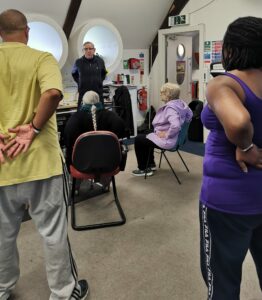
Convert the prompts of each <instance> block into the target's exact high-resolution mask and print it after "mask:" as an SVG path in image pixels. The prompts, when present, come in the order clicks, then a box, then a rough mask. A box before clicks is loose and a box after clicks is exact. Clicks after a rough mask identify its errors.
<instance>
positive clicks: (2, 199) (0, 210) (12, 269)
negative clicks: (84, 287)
mask: <svg viewBox="0 0 262 300" xmlns="http://www.w3.org/2000/svg"><path fill="white" fill-rule="evenodd" d="M68 192H69V190H68V184H67V181H66V180H65V177H64V178H63V176H62V175H61V176H55V177H52V178H48V179H45V180H37V181H31V182H27V183H21V184H16V185H10V186H4V187H0V300H5V299H8V297H9V295H10V293H11V290H12V289H13V288H14V286H15V284H16V282H17V280H18V278H19V273H20V271H19V256H18V249H17V244H16V238H17V235H18V232H19V228H20V225H21V221H22V218H23V214H24V210H25V205H29V213H30V216H31V217H32V220H33V221H34V223H35V225H36V227H37V229H38V231H39V233H40V235H41V236H42V238H43V244H44V253H45V261H46V272H47V280H48V285H49V288H50V290H51V295H50V298H49V299H50V300H68V299H77V298H76V297H71V295H72V293H73V291H74V295H75V294H79V287H78V285H77V270H76V265H75V262H74V259H73V256H72V253H71V249H70V244H69V240H68V236H67V199H68ZM32 246H33V245H32ZM32 288H34V287H32Z"/></svg>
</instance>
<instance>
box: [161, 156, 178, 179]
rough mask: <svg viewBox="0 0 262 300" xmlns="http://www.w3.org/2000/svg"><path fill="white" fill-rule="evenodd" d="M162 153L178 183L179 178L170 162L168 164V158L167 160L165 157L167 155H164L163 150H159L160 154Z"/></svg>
mask: <svg viewBox="0 0 262 300" xmlns="http://www.w3.org/2000/svg"><path fill="white" fill-rule="evenodd" d="M162 153H163V155H164V157H165V159H166V161H167V163H168V165H169V167H170V169H171V170H172V172H173V174H174V176H175V177H176V180H177V182H178V183H179V184H181V181H180V180H179V178H178V176H177V174H176V172H175V171H174V169H173V167H172V166H171V164H170V162H169V160H168V158H167V156H166V154H165V151H161V154H162Z"/></svg>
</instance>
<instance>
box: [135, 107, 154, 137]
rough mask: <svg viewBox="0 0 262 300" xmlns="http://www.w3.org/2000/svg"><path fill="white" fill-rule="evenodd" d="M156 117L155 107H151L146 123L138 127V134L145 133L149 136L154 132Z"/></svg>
mask: <svg viewBox="0 0 262 300" xmlns="http://www.w3.org/2000/svg"><path fill="white" fill-rule="evenodd" d="M155 115H156V110H155V108H154V106H152V105H151V106H150V108H149V110H148V111H147V113H146V116H145V120H144V123H143V124H142V125H140V126H139V127H137V133H145V134H148V133H150V132H152V131H153V130H154V128H153V125H152V122H153V119H154V117H155Z"/></svg>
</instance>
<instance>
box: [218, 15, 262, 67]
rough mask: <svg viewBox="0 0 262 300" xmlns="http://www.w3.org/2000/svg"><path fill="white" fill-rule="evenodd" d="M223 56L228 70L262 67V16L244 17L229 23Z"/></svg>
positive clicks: (224, 64)
mask: <svg viewBox="0 0 262 300" xmlns="http://www.w3.org/2000/svg"><path fill="white" fill-rule="evenodd" d="M222 56H223V66H224V68H225V70H226V71H230V70H234V69H238V70H246V69H251V68H255V69H258V68H262V18H256V17H243V18H238V19H237V20H235V21H234V22H232V23H231V24H229V26H228V28H227V31H226V33H225V36H224V40H223V48H222Z"/></svg>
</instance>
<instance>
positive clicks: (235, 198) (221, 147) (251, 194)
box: [200, 73, 262, 215]
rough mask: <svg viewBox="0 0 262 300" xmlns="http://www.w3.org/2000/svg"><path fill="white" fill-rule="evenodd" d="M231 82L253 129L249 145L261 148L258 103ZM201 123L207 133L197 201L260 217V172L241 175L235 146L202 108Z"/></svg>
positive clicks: (246, 89)
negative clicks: (248, 115) (247, 113)
mask: <svg viewBox="0 0 262 300" xmlns="http://www.w3.org/2000/svg"><path fill="white" fill-rule="evenodd" d="M223 75H225V76H229V77H231V78H233V79H235V80H236V81H237V82H238V83H239V84H240V85H241V87H242V88H243V90H244V92H245V102H244V105H245V107H246V109H247V110H248V111H249V114H250V116H251V121H252V123H253V126H254V137H253V143H255V144H256V145H257V146H258V147H260V148H262V99H260V98H258V97H257V96H256V95H255V94H254V93H253V92H252V91H251V90H250V88H249V87H248V86H247V85H246V84H245V83H244V82H243V81H242V80H241V79H240V78H238V77H237V76H235V75H234V74H231V73H224V74H223ZM201 119H202V122H203V124H204V126H205V127H206V128H207V129H209V130H210V133H209V135H208V138H207V141H206V146H205V157H204V163H203V181H202V187H201V193H200V201H201V202H202V203H203V204H205V205H206V206H207V207H210V208H213V209H216V210H219V211H223V212H227V213H233V214H241V215H244V214H245V215H251V214H261V213H262V170H259V169H256V168H254V167H251V166H248V173H244V172H243V171H241V169H240V167H239V165H238V164H237V162H236V160H235V149H236V147H235V145H233V144H232V143H231V142H230V141H229V140H228V139H227V137H226V135H225V131H224V129H223V127H222V125H221V123H220V122H219V120H218V119H217V117H216V116H215V114H214V113H213V112H212V110H211V109H209V107H208V105H206V106H205V107H204V109H203V111H202V114H201Z"/></svg>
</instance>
